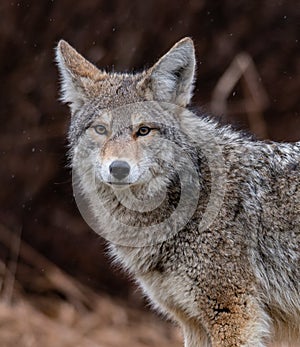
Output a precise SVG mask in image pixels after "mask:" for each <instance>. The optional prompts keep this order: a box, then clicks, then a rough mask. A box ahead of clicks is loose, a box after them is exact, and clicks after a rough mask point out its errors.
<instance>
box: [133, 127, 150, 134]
mask: <svg viewBox="0 0 300 347" xmlns="http://www.w3.org/2000/svg"><path fill="white" fill-rule="evenodd" d="M150 131H151V128H149V127H146V126H143V127H140V128H139V130H138V131H137V132H136V135H137V136H146V135H148V134H149V133H150Z"/></svg>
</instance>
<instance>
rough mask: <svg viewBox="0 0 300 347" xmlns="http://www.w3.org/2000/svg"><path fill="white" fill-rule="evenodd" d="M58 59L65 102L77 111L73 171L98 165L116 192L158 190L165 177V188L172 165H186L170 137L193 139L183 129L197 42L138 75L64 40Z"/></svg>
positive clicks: (181, 46) (179, 46)
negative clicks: (101, 65) (102, 65)
mask: <svg viewBox="0 0 300 347" xmlns="http://www.w3.org/2000/svg"><path fill="white" fill-rule="evenodd" d="M57 62H58V66H59V70H60V73H61V82H62V100H63V101H64V102H66V103H68V104H69V106H70V109H71V114H72V119H71V126H70V132H69V140H70V143H71V154H72V157H73V160H72V165H73V168H74V166H80V167H82V168H81V170H83V171H84V170H86V169H88V168H89V167H90V166H91V165H92V167H93V173H94V175H95V177H96V179H97V180H98V181H99V182H102V183H105V184H106V185H111V186H114V187H124V186H136V185H139V184H145V183H148V184H150V183H151V182H152V185H153V183H154V185H156V186H157V185H158V180H157V179H158V177H160V178H161V182H162V183H164V181H165V180H166V178H167V177H169V176H170V175H169V176H168V175H167V174H166V172H165V171H166V170H170V161H171V160H173V161H174V160H175V161H177V162H179V161H180V155H179V157H176V153H175V152H176V151H175V150H174V148H172V146H170V142H168V143H167V142H166V141H165V140H166V139H168V140H169V141H172V142H173V143H176V144H178V145H180V146H184V144H185V143H186V142H187V141H185V140H184V135H183V133H182V132H181V131H180V129H181V120H182V114H183V113H186V112H188V111H187V110H186V109H185V106H187V104H188V103H189V102H190V99H191V96H192V89H193V80H194V72H195V55H194V46H193V42H192V40H191V39H189V38H185V39H183V40H181V41H179V42H178V43H177V44H176V45H175V46H174V47H173V48H172V49H171V50H170V51H169V52H168V53H167V54H165V55H164V56H163V57H162V58H161V59H160V60H159V61H158V62H157V63H156V64H155V65H154V66H152V67H151V68H150V69H148V70H146V71H144V72H142V73H137V74H126V73H124V74H123V73H108V72H104V71H102V70H99V69H98V68H97V67H95V66H94V65H93V64H91V63H90V62H88V61H87V60H86V59H85V58H83V57H82V56H81V55H80V54H79V53H77V52H76V51H75V49H74V48H72V47H71V46H70V45H69V44H68V43H67V42H65V41H60V42H59V44H58V47H57ZM177 155H178V153H177ZM88 158H89V160H87V159H88ZM163 163H165V164H163ZM185 165H186V163H185Z"/></svg>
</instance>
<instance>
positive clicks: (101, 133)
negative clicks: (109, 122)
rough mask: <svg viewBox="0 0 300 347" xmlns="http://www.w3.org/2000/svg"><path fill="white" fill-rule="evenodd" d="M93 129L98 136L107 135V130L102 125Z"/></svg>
mask: <svg viewBox="0 0 300 347" xmlns="http://www.w3.org/2000/svg"><path fill="white" fill-rule="evenodd" d="M94 129H95V131H96V133H97V134H100V135H105V134H106V133H107V130H106V128H105V126H104V125H95V126H94Z"/></svg>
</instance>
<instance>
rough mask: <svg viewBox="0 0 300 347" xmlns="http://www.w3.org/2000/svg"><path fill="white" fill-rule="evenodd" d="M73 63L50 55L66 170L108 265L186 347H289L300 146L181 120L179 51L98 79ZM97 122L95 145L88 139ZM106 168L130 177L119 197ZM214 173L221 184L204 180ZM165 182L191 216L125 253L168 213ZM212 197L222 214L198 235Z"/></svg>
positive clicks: (183, 50) (63, 49) (183, 44)
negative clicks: (105, 247)
mask: <svg viewBox="0 0 300 347" xmlns="http://www.w3.org/2000/svg"><path fill="white" fill-rule="evenodd" d="M75 52H76V51H74V49H72V48H71V47H70V46H69V45H68V44H67V43H66V42H61V43H60V44H59V46H58V49H57V57H58V58H57V61H58V64H59V68H60V72H61V75H62V92H63V100H64V101H65V102H69V103H71V112H72V120H71V127H70V132H69V139H70V143H71V148H72V152H71V154H72V158H71V160H72V168H73V170H74V172H76V174H77V179H78V182H79V183H78V185H79V188H80V190H81V192H82V194H83V195H84V196H85V198H86V199H87V201H88V204H89V209H90V210H91V211H92V213H93V217H94V220H95V223H96V225H97V228H99V229H100V230H102V231H103V233H104V235H105V236H106V237H107V238H108V239H110V240H111V238H113V236H114V237H115V236H117V237H119V239H116V238H113V240H111V241H112V242H111V243H110V250H111V254H112V256H113V258H114V260H115V261H116V262H119V263H121V264H122V265H123V267H124V268H125V269H126V270H128V271H129V272H130V273H132V274H133V275H134V276H135V277H136V279H137V281H138V282H139V283H140V285H141V287H142V288H143V289H144V291H145V293H146V294H147V295H148V297H149V298H150V299H151V301H152V302H153V304H154V305H155V306H156V307H157V308H158V309H160V310H162V311H163V312H165V313H168V314H169V316H170V317H172V318H174V319H175V320H176V321H178V323H179V324H180V325H181V326H182V329H183V333H184V339H185V347H220V346H222V347H266V346H269V343H271V342H285V343H289V344H290V346H295V347H296V346H299V344H300V328H299V326H300V284H299V283H300V282H299V280H300V250H299V246H300V143H299V142H298V143H294V144H287V143H284V144H280V143H275V142H270V143H266V142H262V141H254V140H252V139H250V138H247V137H245V136H242V135H241V134H239V133H237V132H234V131H232V130H231V129H230V128H229V127H221V126H219V125H218V124H216V123H215V122H213V121H212V120H210V119H208V118H206V117H204V116H201V117H199V116H197V115H195V114H193V113H191V112H190V111H188V110H187V109H186V108H184V107H185V106H186V104H187V103H188V102H189V101H190V97H191V92H192V84H193V78H194V69H195V63H194V62H195V57H194V50H193V44H192V41H191V40H190V39H183V40H182V41H180V42H179V43H177V44H176V45H175V46H174V47H173V48H172V49H171V50H170V52H169V53H167V55H165V56H164V57H163V58H162V59H161V60H160V61H159V62H158V63H157V64H155V65H154V66H153V67H152V68H150V69H149V70H146V71H145V72H143V73H141V74H136V75H127V74H109V73H106V72H100V71H99V70H95V69H96V68H95V67H94V66H93V65H91V64H90V63H87V62H86V60H85V59H84V58H82V57H81V56H80V55H79V54H78V53H77V52H76V53H75ZM74 62H76V63H74ZM174 71H176V72H178V71H180V73H174ZM70 76H72V78H70ZM83 76H84V77H83ZM83 80H84V83H83V82H82V81H83ZM78 100H80V102H77V101H78ZM156 101H159V102H158V103H157V102H156ZM170 102H171V103H170ZM181 106H183V107H181ZM103 122H104V123H105V124H108V125H107V126H108V128H109V133H108V135H106V137H101V136H98V135H96V134H95V132H94V128H93V126H94V125H95V124H96V125H97V124H102V123H103ZM149 122H154V123H155V124H156V123H157V124H158V125H157V126H158V128H159V130H157V131H153V134H152V133H151V135H149V136H148V137H145V138H139V139H137V138H135V137H134V136H133V134H134V131H135V130H134V129H135V128H134V126H135V124H144V123H149ZM166 125H167V126H166ZM166 141H170V143H173V144H174V148H173V147H172V146H171V147H170V148H166V147H165V144H166V143H167V142H166ZM178 148H180V149H181V150H182V153H184V154H186V157H185V155H183V156H180V155H178V154H176V149H178ZM173 149H174V151H173ZM221 154H222V156H221V157H222V160H221V161H217V160H215V158H217V157H218V156H220V155H221ZM115 159H122V160H126V161H128V162H129V163H130V165H131V168H132V173H130V175H129V176H128V182H127V183H128V188H126V189H119V190H118V189H117V190H116V189H114V187H113V186H112V185H110V184H109V183H108V180H109V178H106V176H105V175H106V171H107V170H108V167H109V164H110V163H111V161H112V160H115ZM168 163H172V165H168ZM187 163H190V164H189V165H188V164H187ZM188 166H190V167H188ZM193 166H195V167H196V176H195V175H192V173H191V171H189V170H192V169H191V167H193ZM214 170H215V172H216V173H217V174H216V175H215V177H216V178H218V177H220V178H221V179H219V180H218V179H216V180H215V181H214V180H213V177H214V175H213V172H214ZM176 173H179V174H181V173H182V174H183V176H182V177H184V178H183V181H188V180H189V179H190V186H189V188H187V192H188V195H189V196H191V197H193V194H194V193H195V192H197V193H198V195H197V196H195V199H196V198H197V199H196V201H197V203H196V206H195V209H194V210H193V211H192V216H191V217H190V218H189V220H188V221H187V222H185V223H184V225H183V227H177V223H173V224H172V223H171V224H168V225H167V226H166V228H165V235H164V236H166V237H165V238H164V239H160V240H159V242H155V240H154V242H148V243H147V244H146V245H144V246H139V247H137V246H135V245H134V243H133V242H134V240H138V238H139V237H141V235H142V236H143V237H147V235H146V232H145V234H139V230H147V228H146V229H145V226H146V227H147V226H150V225H153V224H155V223H156V224H157V225H159V223H160V222H161V220H162V219H164V218H168V216H169V214H170V213H171V212H172V211H175V210H176V208H177V207H176V206H177V204H178V200H179V198H180V194H181V193H182V188H181V190H180V188H179V187H180V183H182V182H179V181H178V175H177V176H176ZM185 173H187V174H186V175H184V174H185ZM95 177H96V180H95ZM107 177H109V175H108V174H107ZM195 177H196V179H195ZM184 183H186V182H184ZM95 184H96V190H95V189H94V187H95ZM213 188H214V189H215V191H216V192H217V195H218V194H219V197H220V198H221V200H218V201H221V204H218V205H216V206H214V207H215V210H216V213H215V214H214V215H213V218H211V219H210V220H209V223H207V224H205V227H202V228H200V227H199V224H201V220H202V219H203V217H204V215H205V210H206V209H207V206H208V205H209V199H210V195H211V194H212V191H213ZM189 189H190V190H189ZM161 191H165V192H166V198H165V200H164V201H163V203H162V204H161V205H160V206H159V207H157V208H155V209H154V210H153V211H148V212H141V211H139V210H137V209H135V210H130V209H128V208H126V207H125V205H126V204H127V203H130V202H131V200H134V199H141V201H142V199H145V198H146V199H147V198H149V199H150V200H151V198H153V197H154V199H156V198H157V199H158V198H159V196H160V192H161ZM116 192H117V194H119V198H118V199H117V198H116V196H115V194H116ZM132 193H133V195H131V194H132ZM99 198H101V199H100V200H101V202H102V205H101V204H100V203H99ZM120 201H121V202H120ZM103 204H104V208H103ZM124 204H125V205H124ZM212 206H213V204H212ZM188 209H191V208H190V207H189V208H188ZM186 212H187V211H184V210H183V211H181V213H179V214H178V221H177V222H178V225H180V222H182V221H183V220H180V219H182V218H181V217H182V216H183V213H186ZM115 217H116V218H117V219H118V220H121V221H122V223H123V224H120V223H117V222H115V221H114V218H115ZM122 225H123V227H122ZM128 225H129V226H130V228H129V229H128V228H127V227H126V226H128ZM143 228H144V229H143ZM176 228H177V229H176ZM128 230H129V231H130V230H132V234H130V233H128ZM151 230H152V231H155V230H154V229H151ZM160 232H161V231H160ZM150 236H151V235H150ZM118 241H119V242H118ZM148 241H149V240H148ZM152 241H153V240H152ZM156 241H157V240H156ZM126 242H131V243H127V244H126Z"/></svg>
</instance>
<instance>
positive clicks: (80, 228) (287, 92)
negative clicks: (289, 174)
mask: <svg viewBox="0 0 300 347" xmlns="http://www.w3.org/2000/svg"><path fill="white" fill-rule="evenodd" d="M0 18H1V20H0V49H1V56H0V62H1V63H0V75H1V97H0V115H1V128H0V133H1V138H0V155H1V172H0V182H1V189H0V202H1V209H0V221H1V225H2V226H5V228H8V229H9V230H10V231H11V232H15V233H19V232H20V231H21V232H22V239H23V240H24V241H26V242H27V243H29V244H30V245H31V246H33V247H34V248H35V249H36V250H38V251H39V252H40V253H41V254H43V255H44V256H46V257H47V258H49V259H50V260H51V261H52V262H54V263H55V264H57V265H58V266H59V267H61V268H62V269H64V270H65V271H66V272H68V273H69V274H71V275H72V276H74V277H75V278H77V279H79V280H80V281H82V282H83V283H84V284H85V285H88V286H91V287H93V288H94V289H97V290H100V291H104V292H106V293H108V294H109V295H115V296H120V297H123V298H126V299H127V300H129V301H131V302H132V303H134V304H136V302H137V300H138V299H137V298H138V297H139V294H137V293H136V292H135V291H132V290H129V289H128V280H127V278H126V277H125V276H124V275H122V274H120V273H118V270H117V269H116V270H114V271H112V269H111V268H110V267H109V265H108V263H109V262H108V260H107V257H106V256H105V252H104V242H103V241H102V240H101V238H100V237H99V236H97V235H96V234H94V233H93V232H92V231H91V230H89V228H88V226H87V225H86V224H85V223H84V221H83V220H82V218H81V216H80V215H79V213H78V211H77V208H76V205H75V203H74V199H73V196H72V189H71V173H70V171H69V170H68V169H67V168H66V164H67V160H66V156H65V153H66V141H65V134H66V129H67V125H68V121H69V113H68V109H67V107H66V106H63V105H61V104H60V103H59V102H58V74H57V69H56V66H55V63H54V48H55V46H56V44H57V42H58V40H59V39H60V38H64V39H65V40H67V41H69V42H70V43H71V44H72V45H73V46H74V47H76V49H77V50H78V51H79V52H81V53H82V54H84V55H85V56H86V57H87V58H89V59H90V60H91V61H93V62H94V63H96V64H97V65H98V66H99V67H101V68H107V69H114V70H116V71H124V70H125V71H130V72H131V71H133V70H141V69H143V68H144V67H146V66H150V65H151V64H152V63H154V62H155V60H156V59H158V57H159V56H160V55H161V54H163V53H165V52H166V51H167V50H168V49H169V48H170V47H171V46H172V45H173V44H174V43H175V42H176V41H177V40H179V39H180V38H182V37H184V36H191V37H192V38H193V39H194V41H195V45H196V52H197V57H198V71H197V84H196V90H195V97H194V101H193V105H192V106H193V107H194V108H195V109H196V110H197V109H198V108H199V109H200V107H204V108H205V109H206V110H207V111H209V110H210V109H209V103H210V101H211V96H212V91H213V89H214V87H215V85H216V83H217V81H218V79H219V78H220V77H221V76H222V74H223V73H224V72H225V70H226V69H227V68H228V66H229V64H230V63H231V62H232V60H233V59H234V57H235V56H236V55H237V54H238V53H240V52H241V51H245V52H248V53H249V54H250V56H251V57H252V58H253V60H254V62H255V65H256V68H257V70H258V72H259V74H260V76H261V80H262V83H263V85H264V87H265V89H266V92H267V94H268V97H269V100H270V104H269V106H268V108H267V109H266V110H265V111H264V114H263V117H264V120H265V121H266V124H267V132H268V137H269V138H270V139H274V140H300V115H299V91H300V77H299V74H300V55H299V45H300V43H299V39H300V37H299V33H300V5H299V3H298V1H292V0H274V1H270V0H263V1H259V0H253V1H237V0H226V1H221V0H220V1H208V0H198V1H197V0H185V1H183V0H177V1H175V0H174V1H168V0H160V1H158V0H156V1H139V0H122V1H121V0H109V1H108V0H102V1H101V0H84V1H73V0H72V1H71V0H60V1H37V0H36V1H19V2H18V1H2V2H1V4H0ZM233 95H235V93H233ZM233 98H234V97H233ZM222 120H223V121H224V120H225V122H226V121H227V122H232V123H234V124H235V125H236V126H237V127H238V128H246V129H247V127H248V125H249V124H248V123H247V118H246V117H245V115H243V114H242V112H241V115H230V114H228V115H227V116H226V115H223V117H222ZM0 251H1V252H0V255H1V259H2V260H3V262H4V263H5V262H6V261H7V259H8V258H9V256H10V252H9V250H8V249H7V246H4V245H1V247H0ZM19 261H20V263H21V262H22V259H21V258H20V260H19ZM41 271H42V269H41ZM16 279H17V280H18V282H19V283H20V284H21V285H22V286H23V290H24V291H25V292H26V291H27V292H29V293H30V292H33V291H35V290H36V288H33V286H32V284H31V278H28V276H26V274H24V272H22V266H21V264H20V267H19V268H18V269H17V274H16ZM132 293H133V294H132Z"/></svg>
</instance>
